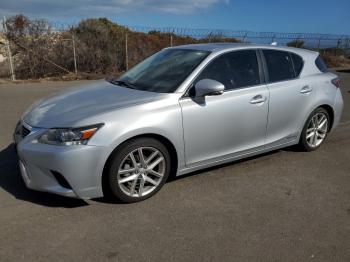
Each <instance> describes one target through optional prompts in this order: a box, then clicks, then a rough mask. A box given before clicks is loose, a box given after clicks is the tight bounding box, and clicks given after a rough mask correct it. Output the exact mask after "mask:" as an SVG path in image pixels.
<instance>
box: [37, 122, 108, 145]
mask: <svg viewBox="0 0 350 262" xmlns="http://www.w3.org/2000/svg"><path fill="white" fill-rule="evenodd" d="M101 126H103V124H97V125H93V126H86V127H79V128H53V129H49V130H47V131H46V132H45V133H44V134H42V135H41V136H40V137H39V138H38V142H39V143H44V144H51V145H60V146H65V145H86V144H87V142H88V141H89V139H90V138H91V137H92V136H93V135H94V134H95V133H96V131H97V130H98V129H99V128H100V127H101Z"/></svg>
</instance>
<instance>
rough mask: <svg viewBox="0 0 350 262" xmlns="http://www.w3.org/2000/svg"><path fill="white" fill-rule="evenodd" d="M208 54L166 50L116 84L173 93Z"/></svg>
mask: <svg viewBox="0 0 350 262" xmlns="http://www.w3.org/2000/svg"><path fill="white" fill-rule="evenodd" d="M208 54H209V52H207V51H198V50H191V49H164V50H162V51H160V52H158V53H156V54H154V55H152V56H150V57H149V58H147V59H146V60H144V61H142V62H141V63H139V64H138V65H136V66H135V67H133V68H132V69H130V70H129V71H127V72H126V73H125V74H123V75H122V76H121V77H119V78H118V79H117V81H116V83H117V84H118V81H119V83H122V82H123V83H124V85H125V86H128V87H131V88H134V89H138V90H143V91H151V92H158V93H172V92H174V91H175V90H176V89H177V88H178V87H179V85H180V84H181V83H182V82H183V81H184V80H185V79H186V77H187V76H188V75H189V74H190V73H191V72H192V71H193V70H194V69H195V68H196V67H197V66H198V65H199V64H200V63H201V62H202V61H203V60H204V58H206V57H207V56H208Z"/></svg>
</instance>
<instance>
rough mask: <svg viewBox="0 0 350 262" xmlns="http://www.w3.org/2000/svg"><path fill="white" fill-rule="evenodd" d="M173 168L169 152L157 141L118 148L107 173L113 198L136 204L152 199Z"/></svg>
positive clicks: (132, 141) (147, 140)
mask: <svg viewBox="0 0 350 262" xmlns="http://www.w3.org/2000/svg"><path fill="white" fill-rule="evenodd" d="M170 165H171V159H170V155H169V152H168V150H167V148H166V147H165V146H164V145H163V144H162V143H160V142H159V141H158V140H155V139H152V138H139V139H135V140H131V141H128V142H126V143H125V144H123V145H122V146H121V147H120V148H119V149H118V151H117V153H116V154H115V157H114V159H113V160H112V164H111V166H110V169H109V172H108V181H109V187H110V193H112V194H111V195H112V197H113V198H114V199H115V200H119V201H122V202H125V203H133V202H138V201H142V200H144V199H147V198H149V197H151V196H153V195H154V194H155V193H157V192H158V191H159V190H160V188H161V187H162V186H163V185H164V183H165V182H166V180H167V178H168V176H169V173H170Z"/></svg>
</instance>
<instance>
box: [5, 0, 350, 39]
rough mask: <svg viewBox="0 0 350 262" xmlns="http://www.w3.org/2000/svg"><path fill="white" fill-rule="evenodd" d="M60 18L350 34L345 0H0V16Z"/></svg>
mask: <svg viewBox="0 0 350 262" xmlns="http://www.w3.org/2000/svg"><path fill="white" fill-rule="evenodd" d="M19 13H21V14H24V15H26V16H28V17H31V18H46V19H48V20H50V21H54V22H61V23H76V22H78V21H79V20H80V19H82V18H91V17H94V18H96V17H107V18H109V19H110V20H112V21H114V22H117V23H118V24H122V25H129V26H145V27H183V28H203V29H231V30H249V31H262V32H272V31H273V32H295V33H308V32H309V33H330V34H346V35H350V0H333V1H329V0H168V1H167V0H138V1H132V0H0V15H1V17H2V16H7V17H8V16H11V15H14V14H19Z"/></svg>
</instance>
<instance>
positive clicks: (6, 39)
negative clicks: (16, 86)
mask: <svg viewBox="0 0 350 262" xmlns="http://www.w3.org/2000/svg"><path fill="white" fill-rule="evenodd" d="M3 22H4V30H5V45H6V50H7V56H8V59H9V64H10V72H11V79H12V81H15V80H16V75H15V71H14V67H13V61H12V53H11V47H10V42H9V40H8V38H7V25H6V17H5V16H4V21H3Z"/></svg>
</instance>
